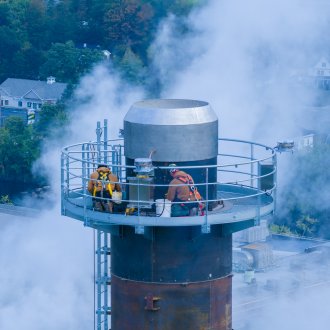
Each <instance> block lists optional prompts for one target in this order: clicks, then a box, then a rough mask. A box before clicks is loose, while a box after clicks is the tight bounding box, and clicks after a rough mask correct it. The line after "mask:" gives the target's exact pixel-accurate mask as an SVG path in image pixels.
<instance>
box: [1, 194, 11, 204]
mask: <svg viewBox="0 0 330 330" xmlns="http://www.w3.org/2000/svg"><path fill="white" fill-rule="evenodd" d="M0 204H11V205H13V202H12V201H11V200H10V198H9V196H8V195H2V196H0Z"/></svg>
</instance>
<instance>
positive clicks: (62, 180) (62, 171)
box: [61, 152, 67, 214]
mask: <svg viewBox="0 0 330 330" xmlns="http://www.w3.org/2000/svg"><path fill="white" fill-rule="evenodd" d="M66 197H67V192H65V188H64V152H62V154H61V211H62V214H64V212H65V210H64V198H66Z"/></svg>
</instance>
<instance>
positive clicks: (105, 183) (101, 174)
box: [87, 167, 121, 196]
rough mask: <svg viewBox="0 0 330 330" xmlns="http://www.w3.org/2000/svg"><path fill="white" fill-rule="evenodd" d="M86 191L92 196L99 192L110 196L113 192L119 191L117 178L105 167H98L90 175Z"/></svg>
mask: <svg viewBox="0 0 330 330" xmlns="http://www.w3.org/2000/svg"><path fill="white" fill-rule="evenodd" d="M87 189H88V191H89V192H90V193H91V194H92V195H93V196H95V195H96V193H97V192H100V191H107V192H108V193H109V195H110V196H112V192H113V191H121V187H120V185H119V183H118V177H117V176H116V175H115V174H113V173H111V171H110V169H109V168H107V167H99V168H98V169H97V170H96V171H95V172H93V173H92V174H91V176H90V180H89V182H88V187H87Z"/></svg>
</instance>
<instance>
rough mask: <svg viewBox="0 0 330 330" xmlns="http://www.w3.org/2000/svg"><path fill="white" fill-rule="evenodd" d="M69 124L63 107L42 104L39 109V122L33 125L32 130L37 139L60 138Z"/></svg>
mask: <svg viewBox="0 0 330 330" xmlns="http://www.w3.org/2000/svg"><path fill="white" fill-rule="evenodd" d="M68 122H69V118H68V113H67V110H66V108H65V105H64V104H62V103H60V104H44V105H43V106H42V108H41V111H40V115H39V120H38V121H37V122H36V123H35V125H34V130H35V133H36V135H37V136H38V137H39V138H42V139H43V138H45V137H54V135H56V136H61V135H63V133H64V130H65V127H66V126H67V124H68Z"/></svg>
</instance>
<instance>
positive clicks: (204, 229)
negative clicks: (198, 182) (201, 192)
mask: <svg viewBox="0 0 330 330" xmlns="http://www.w3.org/2000/svg"><path fill="white" fill-rule="evenodd" d="M205 185H206V189H205V191H206V192H205V198H206V207H205V223H204V225H203V226H202V233H203V234H208V233H210V232H211V228H210V225H209V223H208V212H209V168H208V167H206V175H205Z"/></svg>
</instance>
